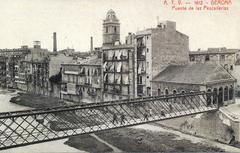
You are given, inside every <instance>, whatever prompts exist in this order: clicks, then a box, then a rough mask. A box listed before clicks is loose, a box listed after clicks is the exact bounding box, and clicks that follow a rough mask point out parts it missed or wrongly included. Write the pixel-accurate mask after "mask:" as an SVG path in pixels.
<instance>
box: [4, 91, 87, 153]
mask: <svg viewBox="0 0 240 153" xmlns="http://www.w3.org/2000/svg"><path fill="white" fill-rule="evenodd" d="M16 95H17V92H9V91H8V90H2V89H0V112H9V111H17V110H24V109H29V107H25V106H20V105H17V104H14V103H11V102H9V100H10V99H11V97H13V96H16ZM66 140H67V139H62V140H57V141H51V142H45V143H39V144H34V145H28V146H24V147H17V148H13V149H8V150H5V151H0V152H1V153H6V152H7V153H39V152H41V153H42V152H43V153H44V152H45V153H49V152H51V153H55V152H56V153H59V152H71V153H73V152H78V153H86V152H84V151H80V150H77V149H75V148H72V147H69V146H67V145H64V144H63V143H64V142H65V141H66Z"/></svg>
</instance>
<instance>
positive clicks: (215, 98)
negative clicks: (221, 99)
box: [213, 88, 218, 104]
mask: <svg viewBox="0 0 240 153" xmlns="http://www.w3.org/2000/svg"><path fill="white" fill-rule="evenodd" d="M217 92H218V90H217V88H214V89H213V104H216V103H217V99H218V96H217Z"/></svg>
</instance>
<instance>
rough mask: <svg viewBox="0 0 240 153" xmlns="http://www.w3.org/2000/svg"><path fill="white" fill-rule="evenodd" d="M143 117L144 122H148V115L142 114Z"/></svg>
mask: <svg viewBox="0 0 240 153" xmlns="http://www.w3.org/2000/svg"><path fill="white" fill-rule="evenodd" d="M143 117H144V121H148V115H147V113H144V114H143Z"/></svg>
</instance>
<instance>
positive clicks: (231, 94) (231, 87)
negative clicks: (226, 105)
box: [229, 85, 234, 100]
mask: <svg viewBox="0 0 240 153" xmlns="http://www.w3.org/2000/svg"><path fill="white" fill-rule="evenodd" d="M233 94H234V90H233V86H232V85H231V86H230V88H229V100H232V99H233Z"/></svg>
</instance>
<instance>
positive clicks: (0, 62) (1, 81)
mask: <svg viewBox="0 0 240 153" xmlns="http://www.w3.org/2000/svg"><path fill="white" fill-rule="evenodd" d="M6 79H7V78H6V57H5V56H2V55H1V56H0V86H1V87H6V83H7V82H6Z"/></svg>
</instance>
